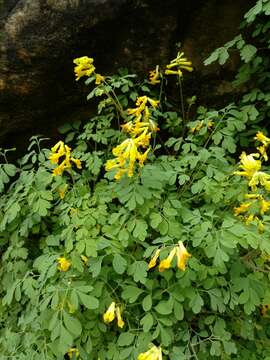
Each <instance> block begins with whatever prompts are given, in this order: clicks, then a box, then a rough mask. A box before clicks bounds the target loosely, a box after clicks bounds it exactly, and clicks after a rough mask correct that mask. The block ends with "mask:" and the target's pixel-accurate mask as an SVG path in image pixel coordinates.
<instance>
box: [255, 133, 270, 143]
mask: <svg viewBox="0 0 270 360" xmlns="http://www.w3.org/2000/svg"><path fill="white" fill-rule="evenodd" d="M254 139H255V140H258V141H260V142H261V143H262V144H263V145H264V146H268V145H270V139H269V138H268V137H267V136H265V135H264V134H263V133H262V132H261V131H258V132H257V134H256V136H255V138H254Z"/></svg>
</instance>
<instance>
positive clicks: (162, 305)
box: [155, 300, 174, 315]
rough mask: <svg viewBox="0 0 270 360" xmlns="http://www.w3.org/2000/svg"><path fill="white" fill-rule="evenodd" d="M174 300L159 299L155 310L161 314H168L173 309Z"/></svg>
mask: <svg viewBox="0 0 270 360" xmlns="http://www.w3.org/2000/svg"><path fill="white" fill-rule="evenodd" d="M173 304H174V301H171V300H169V301H160V302H159V303H158V304H157V305H156V306H155V310H156V312H158V313H159V314H161V315H169V314H171V313H172V311H173Z"/></svg>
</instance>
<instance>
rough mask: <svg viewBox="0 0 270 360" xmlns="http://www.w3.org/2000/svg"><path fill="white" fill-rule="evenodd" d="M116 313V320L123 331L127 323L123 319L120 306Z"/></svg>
mask: <svg viewBox="0 0 270 360" xmlns="http://www.w3.org/2000/svg"><path fill="white" fill-rule="evenodd" d="M115 313H116V319H117V326H118V327H120V328H121V329H122V327H123V326H124V325H125V323H124V321H123V319H122V316H121V311H120V308H119V306H116V309H115Z"/></svg>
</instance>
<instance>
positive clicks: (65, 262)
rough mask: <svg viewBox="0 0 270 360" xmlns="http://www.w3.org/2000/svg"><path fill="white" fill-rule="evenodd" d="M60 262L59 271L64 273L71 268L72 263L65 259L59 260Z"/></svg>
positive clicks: (60, 258)
mask: <svg viewBox="0 0 270 360" xmlns="http://www.w3.org/2000/svg"><path fill="white" fill-rule="evenodd" d="M57 261H58V266H57V269H58V270H60V271H63V272H66V271H68V270H69V268H70V266H71V262H70V261H68V260H67V259H66V258H65V257H59V258H58V259H57Z"/></svg>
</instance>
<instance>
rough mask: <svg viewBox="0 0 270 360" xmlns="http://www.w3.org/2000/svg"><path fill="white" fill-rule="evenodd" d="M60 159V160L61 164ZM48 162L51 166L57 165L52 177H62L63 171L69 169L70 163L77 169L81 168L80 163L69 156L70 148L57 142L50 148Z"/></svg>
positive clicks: (61, 142)
mask: <svg viewBox="0 0 270 360" xmlns="http://www.w3.org/2000/svg"><path fill="white" fill-rule="evenodd" d="M60 159H62V161H61V162H60ZM49 160H50V162H51V163H52V164H57V165H58V166H57V167H56V168H55V169H53V176H56V175H62V174H63V172H64V171H65V170H68V169H71V168H72V164H71V163H74V164H75V165H76V167H77V169H81V168H82V165H81V161H80V160H79V159H75V158H73V157H72V156H71V148H70V147H69V146H67V145H65V144H64V142H63V141H58V143H57V144H56V145H54V146H53V147H52V148H51V154H50V156H49ZM59 162H60V163H59Z"/></svg>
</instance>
